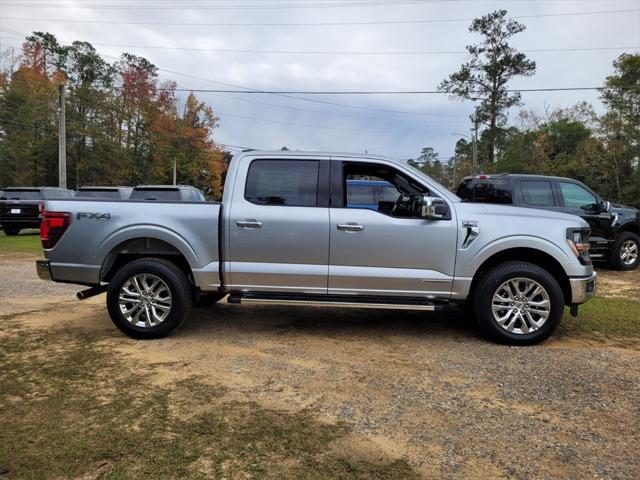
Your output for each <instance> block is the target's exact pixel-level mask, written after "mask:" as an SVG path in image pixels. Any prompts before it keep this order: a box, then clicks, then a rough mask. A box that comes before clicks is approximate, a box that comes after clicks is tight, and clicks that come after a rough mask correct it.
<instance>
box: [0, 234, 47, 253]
mask: <svg viewBox="0 0 640 480" xmlns="http://www.w3.org/2000/svg"><path fill="white" fill-rule="evenodd" d="M0 252H1V253H31V254H38V255H40V254H42V244H41V243H40V235H39V230H37V229H27V230H22V231H21V232H20V234H19V235H15V236H7V235H5V234H4V232H3V231H0Z"/></svg>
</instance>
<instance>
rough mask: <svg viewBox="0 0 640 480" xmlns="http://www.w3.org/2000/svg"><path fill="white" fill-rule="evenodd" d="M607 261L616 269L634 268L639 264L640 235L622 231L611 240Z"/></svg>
mask: <svg viewBox="0 0 640 480" xmlns="http://www.w3.org/2000/svg"><path fill="white" fill-rule="evenodd" d="M609 263H610V264H611V266H612V267H613V268H615V269H616V270H634V269H636V268H638V265H639V264H640V237H639V236H638V235H636V234H635V233H632V232H622V233H620V234H619V235H618V236H617V237H616V240H615V242H613V247H612V248H611V254H610V257H609Z"/></svg>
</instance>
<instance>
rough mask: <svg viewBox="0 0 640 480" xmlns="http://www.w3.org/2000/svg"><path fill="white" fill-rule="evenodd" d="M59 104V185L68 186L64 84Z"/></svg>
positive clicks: (61, 86) (61, 87)
mask: <svg viewBox="0 0 640 480" xmlns="http://www.w3.org/2000/svg"><path fill="white" fill-rule="evenodd" d="M59 88H60V98H59V102H60V104H59V106H58V114H59V118H58V186H59V187H61V188H67V136H66V133H65V128H64V127H65V121H66V120H65V111H64V104H65V101H64V84H63V85H60V87H59Z"/></svg>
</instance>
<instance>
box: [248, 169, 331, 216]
mask: <svg viewBox="0 0 640 480" xmlns="http://www.w3.org/2000/svg"><path fill="white" fill-rule="evenodd" d="M319 169H320V162H319V161H317V160H255V161H253V162H252V163H251V165H250V166H249V172H248V174H247V185H246V188H245V195H244V197H245V199H246V200H247V201H249V202H251V203H255V204H258V205H284V206H288V207H315V206H316V205H317V203H318V173H319Z"/></svg>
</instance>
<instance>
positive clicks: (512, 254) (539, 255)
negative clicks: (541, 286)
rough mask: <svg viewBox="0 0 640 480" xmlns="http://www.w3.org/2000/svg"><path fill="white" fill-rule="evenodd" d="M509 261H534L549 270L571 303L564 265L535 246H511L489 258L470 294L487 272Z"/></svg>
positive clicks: (474, 279) (472, 283)
mask: <svg viewBox="0 0 640 480" xmlns="http://www.w3.org/2000/svg"><path fill="white" fill-rule="evenodd" d="M508 261H520V262H528V263H533V264H534V265H538V266H539V267H541V268H544V269H545V270H547V271H548V272H549V273H550V274H551V275H553V277H554V278H555V279H556V280H557V281H558V283H559V284H560V288H562V293H563V294H564V301H565V304H566V305H569V303H570V302H571V285H570V284H569V277H567V274H566V273H565V271H564V269H563V268H562V265H560V263H559V262H558V261H557V260H556V259H555V258H553V257H552V256H551V255H549V254H548V253H545V252H543V251H541V250H536V249H534V248H510V249H508V250H503V251H502V252H498V253H496V254H494V255H492V256H491V257H489V258H487V259H486V260H485V261H484V262H483V263H482V265H480V268H478V270H477V271H476V274H475V275H474V276H473V280H472V282H471V289H470V291H469V296H470V297H471V296H472V295H473V292H474V290H475V287H476V285H477V283H478V280H480V278H482V276H483V275H484V274H485V273H486V272H488V271H489V270H491V269H492V268H493V267H495V266H496V265H498V264H500V263H503V262H508Z"/></svg>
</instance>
